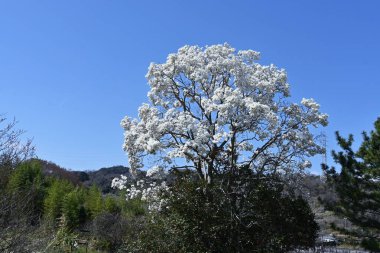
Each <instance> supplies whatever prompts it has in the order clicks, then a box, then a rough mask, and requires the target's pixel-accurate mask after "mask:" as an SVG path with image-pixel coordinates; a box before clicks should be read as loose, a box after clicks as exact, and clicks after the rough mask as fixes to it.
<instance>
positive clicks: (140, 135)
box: [121, 44, 327, 182]
mask: <svg viewBox="0 0 380 253" xmlns="http://www.w3.org/2000/svg"><path fill="white" fill-rule="evenodd" d="M259 56H260V54H259V53H258V52H255V51H253V50H241V51H236V50H235V49H234V48H232V47H231V46H229V45H228V44H223V45H213V46H207V47H205V48H201V47H199V46H184V47H182V48H180V49H179V50H178V52H177V53H173V54H170V55H169V56H168V57H167V60H166V62H165V63H163V64H156V63H152V64H151V65H150V67H149V71H148V74H147V75H146V77H147V79H148V83H149V85H150V88H151V89H150V91H149V93H148V97H149V100H150V103H149V104H143V105H142V106H141V107H140V108H139V110H138V111H139V119H132V118H130V117H125V118H124V119H123V120H122V122H121V125H122V126H123V128H124V129H125V139H124V150H125V151H126V152H127V153H128V159H129V163H130V166H131V169H132V171H135V170H136V169H137V168H140V167H143V166H147V165H146V164H144V161H145V162H146V159H145V158H146V157H147V156H150V155H153V157H154V158H155V159H154V160H153V161H154V165H157V164H159V165H160V166H162V167H166V168H180V167H184V168H188V169H194V170H195V171H197V173H198V175H199V176H200V177H201V178H203V179H205V180H206V181H208V182H211V181H212V179H213V175H215V174H218V173H219V172H220V171H222V170H226V169H227V170H230V171H235V170H237V169H238V167H239V166H243V165H244V166H249V167H250V168H251V169H252V170H255V171H257V172H264V171H265V172H280V171H282V172H284V171H289V170H293V169H304V168H305V167H309V166H310V162H309V161H307V157H309V156H313V155H315V154H318V153H321V152H323V147H321V146H320V145H318V144H317V143H316V142H315V139H314V136H313V134H312V132H311V131H310V126H314V127H318V126H320V125H323V126H325V125H326V124H327V115H326V114H323V113H321V112H320V111H319V105H318V104H317V103H316V102H315V101H314V100H313V99H302V101H301V104H295V103H291V102H289V101H288V100H287V98H288V97H289V94H290V93H289V84H288V83H287V75H286V72H285V70H283V69H279V68H277V67H275V66H274V65H269V66H264V65H261V64H259V63H257V61H258V60H259Z"/></svg>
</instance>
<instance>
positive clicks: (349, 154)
mask: <svg viewBox="0 0 380 253" xmlns="http://www.w3.org/2000/svg"><path fill="white" fill-rule="evenodd" d="M336 138H337V141H338V144H339V146H340V147H341V148H342V151H339V152H335V151H333V153H332V156H333V159H334V161H335V162H336V163H338V164H339V165H340V167H341V170H340V172H337V171H336V169H335V168H334V167H328V166H327V165H323V166H322V169H323V170H324V172H325V173H326V176H327V179H328V181H329V182H330V183H332V184H333V185H334V187H335V190H336V193H337V195H338V197H339V199H338V201H337V203H333V206H334V211H335V212H336V213H338V214H340V215H343V216H345V217H347V218H348V219H349V220H350V221H351V222H352V223H353V224H355V225H357V226H359V227H361V228H362V229H363V230H364V232H365V236H367V238H366V239H365V240H367V241H368V240H371V241H372V240H374V241H377V240H380V118H378V119H377V120H376V122H375V129H374V130H373V131H371V133H370V134H368V133H366V132H363V142H362V144H361V146H360V148H359V150H358V151H357V152H355V151H354V150H353V149H352V144H353V142H354V138H353V135H349V137H348V138H347V139H345V138H343V137H342V136H340V134H339V132H336ZM378 247H380V245H378ZM379 251H380V248H379Z"/></svg>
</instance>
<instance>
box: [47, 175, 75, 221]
mask: <svg viewBox="0 0 380 253" xmlns="http://www.w3.org/2000/svg"><path fill="white" fill-rule="evenodd" d="M73 189H74V186H73V185H72V184H71V183H70V182H68V181H65V180H59V179H52V182H51V185H50V187H49V188H48V190H47V196H46V198H45V201H44V214H45V217H46V218H48V219H50V220H52V221H53V222H55V221H56V219H57V218H59V217H60V216H61V215H62V206H63V202H64V198H65V195H66V194H67V193H69V192H70V191H72V190H73Z"/></svg>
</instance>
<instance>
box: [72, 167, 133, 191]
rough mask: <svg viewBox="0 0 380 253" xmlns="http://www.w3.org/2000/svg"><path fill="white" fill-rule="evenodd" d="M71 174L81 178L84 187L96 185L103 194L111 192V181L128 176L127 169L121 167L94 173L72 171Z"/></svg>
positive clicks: (103, 169) (102, 169)
mask: <svg viewBox="0 0 380 253" xmlns="http://www.w3.org/2000/svg"><path fill="white" fill-rule="evenodd" d="M73 173H75V174H76V175H78V177H79V178H81V181H82V183H83V184H84V185H86V186H90V185H93V184H96V185H97V186H99V187H100V189H101V190H102V192H103V193H109V192H113V189H112V188H111V182H112V179H114V178H115V177H120V175H126V176H129V175H130V173H129V168H128V167H125V166H121V165H119V166H112V167H108V168H101V169H99V170H96V171H73Z"/></svg>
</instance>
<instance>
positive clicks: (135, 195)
mask: <svg viewBox="0 0 380 253" xmlns="http://www.w3.org/2000/svg"><path fill="white" fill-rule="evenodd" d="M159 175H160V176H159ZM163 175H165V173H164V172H163V170H162V169H160V168H157V167H154V168H152V169H151V170H148V171H147V175H146V178H145V179H140V180H135V179H134V178H128V177H127V176H125V175H120V177H119V178H114V179H113V180H112V183H111V187H112V188H114V189H119V190H125V191H126V194H125V197H126V200H131V199H140V200H142V201H144V202H146V203H147V206H148V210H149V211H161V210H162V208H163V207H165V204H166V201H165V199H164V198H162V194H166V193H168V192H169V187H168V186H167V184H166V182H165V181H162V182H161V183H157V182H156V181H154V180H160V179H162V178H163V177H162V176H163Z"/></svg>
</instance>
